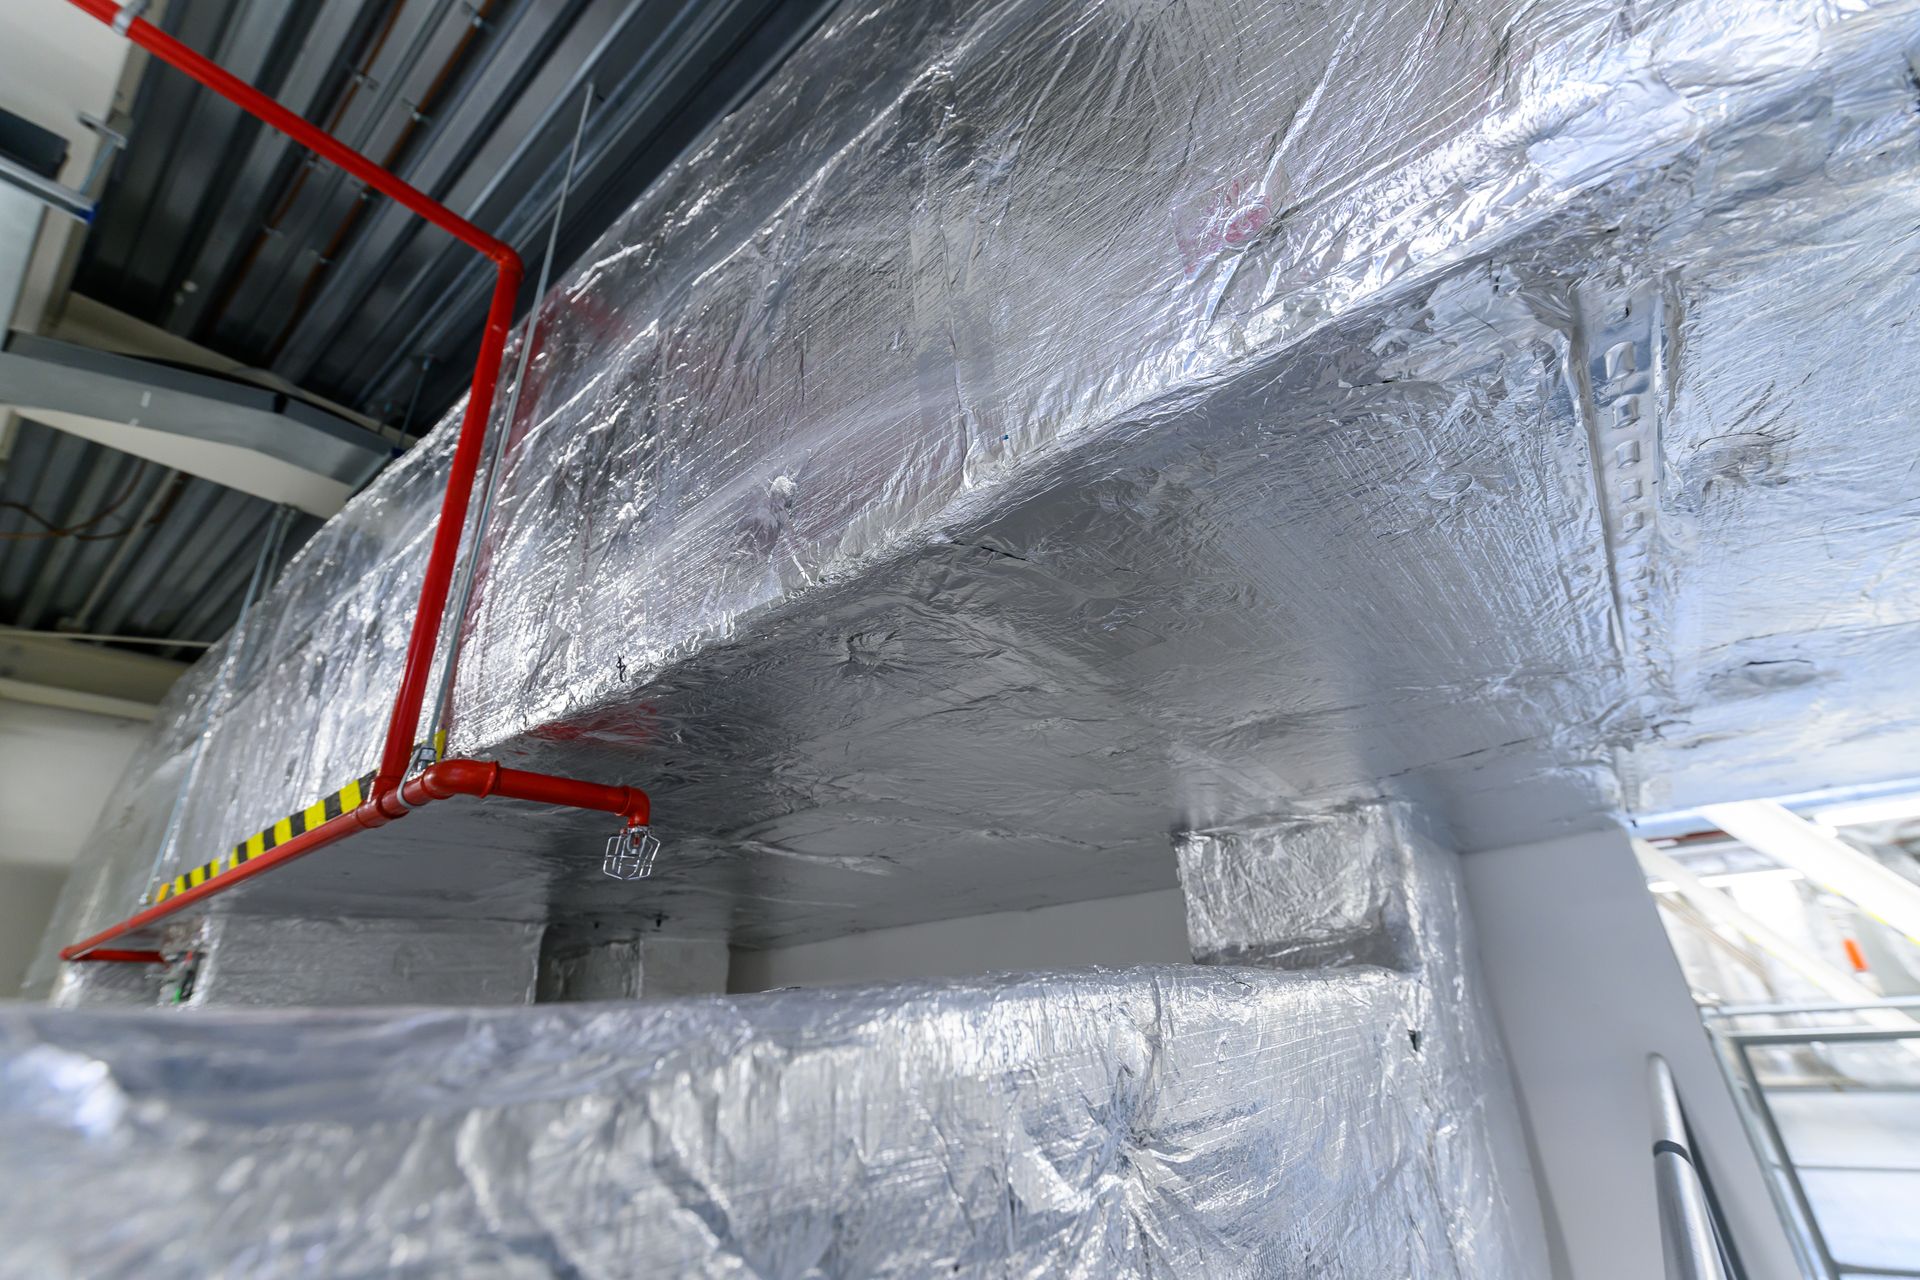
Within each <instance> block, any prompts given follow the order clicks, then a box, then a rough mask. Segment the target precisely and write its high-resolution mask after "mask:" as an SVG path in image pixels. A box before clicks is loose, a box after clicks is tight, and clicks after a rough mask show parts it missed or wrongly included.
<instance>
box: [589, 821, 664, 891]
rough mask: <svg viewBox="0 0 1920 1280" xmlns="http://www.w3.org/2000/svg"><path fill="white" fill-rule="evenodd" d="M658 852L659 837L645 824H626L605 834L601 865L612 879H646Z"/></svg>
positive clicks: (651, 871) (651, 870)
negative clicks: (643, 825) (642, 825)
mask: <svg viewBox="0 0 1920 1280" xmlns="http://www.w3.org/2000/svg"><path fill="white" fill-rule="evenodd" d="M659 856H660V838H659V837H658V836H656V835H654V834H653V831H652V829H651V828H648V827H627V828H625V829H624V830H621V831H617V832H615V833H614V834H613V835H611V836H609V837H608V838H607V853H606V856H605V857H604V858H603V859H601V862H600V869H601V870H602V871H604V872H606V874H608V875H610V876H612V877H613V878H614V879H615V880H645V879H646V878H647V877H648V876H651V875H652V874H653V860H654V859H655V858H657V857H659Z"/></svg>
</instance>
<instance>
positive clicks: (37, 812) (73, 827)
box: [0, 698, 147, 999]
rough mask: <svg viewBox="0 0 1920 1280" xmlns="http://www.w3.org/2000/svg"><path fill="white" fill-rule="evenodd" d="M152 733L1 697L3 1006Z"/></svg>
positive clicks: (136, 724) (134, 723) (135, 724)
mask: <svg viewBox="0 0 1920 1280" xmlns="http://www.w3.org/2000/svg"><path fill="white" fill-rule="evenodd" d="M146 730H147V725H146V724H145V723H144V722H142V721H139V720H121V719H118V718H115V717H111V716H96V715H89V714H88V713H86V712H84V711H67V710H63V709H61V708H59V707H43V706H36V705H34V704H31V703H26V702H14V701H11V700H8V699H4V698H0V999H6V998H9V997H11V996H13V995H14V994H15V992H17V991H18V990H19V988H20V981H21V979H22V978H23V977H24V976H25V974H26V969H27V964H28V962H29V961H30V960H31V958H32V956H33V954H34V951H35V950H36V949H37V948H38V947H39V945H40V939H41V936H42V935H43V934H44V933H45V932H46V928H47V920H48V918H49V917H50V916H51V915H52V914H53V904H54V900H55V898H56V897H58V895H59V892H60V886H61V885H62V884H63V883H64V882H65V881H66V878H67V869H68V868H69V867H70V866H71V865H72V864H73V860H74V857H75V856H76V855H78V854H79V852H80V850H81V848H82V847H83V846H84V845H85V844H86V840H87V835H88V833H89V832H90V831H92V830H93V824H94V821H95V820H96V819H98V818H99V816H100V810H101V809H102V808H103V807H104V805H105V803H106V798H107V793H108V792H109V790H111V789H112V787H113V786H114V785H115V784H116V783H117V782H119V780H120V775H121V774H122V773H124V772H125V771H126V768H127V760H128V758H129V757H130V756H131V755H132V754H133V749H134V747H136V746H137V745H139V742H140V739H141V737H142V736H143V735H144V734H145V733H146Z"/></svg>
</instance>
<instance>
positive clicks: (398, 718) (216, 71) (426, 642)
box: [70, 0, 522, 796]
mask: <svg viewBox="0 0 1920 1280" xmlns="http://www.w3.org/2000/svg"><path fill="white" fill-rule="evenodd" d="M70 3H72V4H74V5H76V6H78V7H79V8H80V9H83V10H85V11H86V12H87V13H89V14H91V15H92V16H93V17H95V18H98V19H99V20H100V21H102V22H104V23H106V24H108V25H109V26H111V27H113V28H114V29H115V30H117V31H122V32H123V33H124V34H125V35H126V37H127V38H128V39H129V40H131V41H133V42H134V43H135V44H137V45H139V46H140V47H141V48H142V49H145V50H146V51H147V52H149V53H151V54H152V55H153V56H154V57H156V58H158V59H160V61H162V62H164V63H166V64H167V65H168V66H171V67H174V68H176V69H178V70H180V71H183V72H185V73H186V74H187V75H189V76H191V77H193V78H194V79H195V80H197V81H199V82H200V83H201V84H203V85H205V86H206V87H207V88H209V89H211V90H213V91H214V92H215V93H217V94H219V95H220V96H221V97H223V98H225V99H226V100H227V101H229V102H231V103H233V104H234V105H235V106H238V107H239V108H240V109H241V110H243V111H245V112H247V113H248V114H249V115H253V116H257V117H258V118H259V119H261V120H264V121H266V122H267V123H268V124H270V125H272V126H273V127H274V128H276V129H278V130H279V131H280V132H282V133H284V134H286V135H287V136H288V137H289V138H292V139H293V140H294V141H295V142H298V143H299V144H300V145H302V146H304V147H306V148H307V149H309V150H311V151H313V152H315V153H317V154H319V155H322V156H325V157H326V158H327V159H328V160H331V161H333V163H335V164H337V165H339V166H340V167H341V168H342V169H345V170H346V171H347V172H348V173H350V174H352V175H353V176H354V177H356V178H358V179H360V181H362V182H364V183H366V184H367V185H368V186H369V187H372V188H373V189H374V190H375V191H378V192H380V193H381V194H382V195H385V196H390V197H392V198H393V199H394V200H397V201H398V202H399V203H400V204H402V205H404V206H406V207H407V208H408V209H411V210H412V211H413V212H415V213H417V214H419V215H420V216H421V217H423V218H425V219H426V220H427V221H428V222H431V223H432V224H433V225H434V226H436V227H439V228H441V229H442V230H444V231H446V232H447V233H448V234H450V235H452V236H453V237H454V238H455V239H457V240H459V241H461V242H462V243H465V244H469V245H471V246H473V247H474V248H475V249H477V250H479V251H480V253H481V254H483V255H484V256H486V257H487V258H489V259H491V260H492V261H493V262H494V263H495V264H496V265H497V266H498V268H499V273H500V274H499V277H498V279H497V280H495V282H494V286H493V303H492V305H491V306H490V307H489V308H488V310H487V328H486V333H485V336H484V337H482V339H481V341H480V356H479V359H478V360H477V361H475V363H474V367H473V388H472V390H471V391H470V392H468V395H467V411H466V415H465V417H463V418H462V419H461V422H460V436H459V440H458V441H457V443H456V444H455V446H454V451H453V464H452V466H451V468H450V469H449V471H448V473H447V492H446V496H445V497H443V498H442V499H441V501H440V522H439V524H438V525H436V526H435V528H434V531H433V547H432V550H431V551H430V552H429V553H428V555H427V572H426V577H425V578H424V579H423V580H422V581H421V583H420V605H419V608H418V609H417V610H416V611H415V613H414V615H413V632H412V634H411V635H410V636H409V637H408V640H407V661H406V666H405V668H404V669H403V670H402V671H401V674H400V690H399V693H398V695H397V696H396V697H395V698H394V702H393V718H392V719H391V720H389V721H388V722H387V740H386V744H385V746H384V748H383V749H382V751H381V753H380V766H379V770H378V772H377V773H376V774H375V775H374V782H373V791H374V794H375V795H376V796H379V795H385V794H386V793H388V792H391V791H394V790H396V789H397V788H398V787H399V786H400V783H401V781H402V779H404V778H405V777H406V774H407V764H408V761H409V759H410V757H411V756H412V753H413V736H414V734H415V733H416V732H418V730H419V727H420V708H421V706H422V704H423V703H424V702H425V701H426V696H427V675H428V672H429V669H430V668H431V667H432V666H433V653H434V648H435V646H436V645H437V644H438V643H439V640H440V615H441V614H442V613H443V612H445V610H446V606H447V593H448V591H449V590H450V589H451V587H452V584H453V569H454V564H455V562H456V561H457V560H458V559H459V556H460V532H461V530H462V529H463V528H464V527H465V525H466V518H467V500H468V499H469V497H471V495H472V493H473V481H474V476H475V475H476V474H477V473H478V471H479V469H480V453H481V446H482V444H483V443H484V442H485V438H486V434H487V420H488V419H489V418H490V417H491V416H492V414H493V389H494V384H495V383H497V382H498V381H499V380H500V361H501V357H502V356H503V355H504V354H505V352H506V349H507V334H508V331H509V330H510V329H511V328H512V326H513V303H514V298H515V296H516V295H517V294H518V293H519V291H520V277H521V275H522V268H521V265H520V255H519V254H517V253H515V252H514V251H513V249H512V248H511V247H510V246H508V245H506V244H504V243H502V242H501V241H499V240H496V239H494V238H493V237H492V236H490V235H488V234H487V233H486V232H484V231H482V230H480V228H478V227H476V226H474V225H473V224H472V223H471V222H468V221H467V220H466V219H465V218H462V217H461V216H460V215H459V214H457V213H455V212H454V211H453V210H451V209H449V208H447V207H446V206H445V205H443V204H441V203H440V202H439V201H437V200H435V199H433V198H432V197H431V196H429V195H427V194H426V193H425V192H423V191H420V190H418V189H417V188H415V187H413V186H411V185H409V184H408V183H407V182H405V181H404V180H402V179H401V178H399V177H397V176H396V175H394V174H392V173H389V172H388V171H387V170H385V169H382V168H381V167H380V166H379V165H377V164H375V163H374V162H373V161H371V160H369V159H367V157H365V156H363V155H361V154H360V153H359V152H358V151H355V150H354V149H353V148H352V147H349V146H347V145H346V144H345V143H343V142H341V141H340V140H339V139H338V138H336V137H334V136H333V135H332V134H330V133H327V132H326V131H325V130H323V129H320V128H318V127H317V126H315V125H313V124H311V123H309V122H308V121H307V120H305V119H304V118H302V117H301V116H300V115H298V114H296V113H295V112H293V111H290V110H288V109H287V108H286V107H284V106H282V105H280V103H278V102H275V101H274V100H273V99H272V98H269V97H268V96H267V95H266V94H264V93H261V92H260V91H259V90H258V89H256V88H254V87H253V86H252V85H250V84H248V83H247V82H246V81H244V80H242V79H240V78H239V77H238V76H235V75H234V74H233V73H232V72H230V71H228V70H226V69H225V68H224V67H221V66H219V65H218V64H217V63H214V62H212V61H210V60H209V59H207V58H205V57H203V56H201V55H200V54H199V53H196V52H195V51H194V50H192V49H190V48H188V47H187V46H186V45H184V44H182V43H180V42H179V41H178V40H175V39H174V38H173V37H172V36H170V35H168V34H167V33H166V32H164V31H162V30H161V29H160V28H158V27H156V26H154V25H153V24H152V23H151V22H148V21H147V20H146V19H144V18H140V17H136V16H133V15H134V14H135V13H136V12H137V11H138V10H139V9H141V8H144V7H145V6H144V5H140V4H118V3H115V0H70Z"/></svg>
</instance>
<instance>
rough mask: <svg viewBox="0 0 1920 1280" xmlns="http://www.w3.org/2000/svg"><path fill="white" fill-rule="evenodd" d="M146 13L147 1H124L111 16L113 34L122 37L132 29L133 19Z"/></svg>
mask: <svg viewBox="0 0 1920 1280" xmlns="http://www.w3.org/2000/svg"><path fill="white" fill-rule="evenodd" d="M146 11H147V0H126V3H124V4H122V5H121V6H120V12H118V13H116V14H114V15H113V33H114V34H115V35H119V36H124V35H125V34H127V32H128V31H130V30H132V29H133V23H134V19H136V18H138V17H139V16H140V15H141V14H143V13H145V12H146Z"/></svg>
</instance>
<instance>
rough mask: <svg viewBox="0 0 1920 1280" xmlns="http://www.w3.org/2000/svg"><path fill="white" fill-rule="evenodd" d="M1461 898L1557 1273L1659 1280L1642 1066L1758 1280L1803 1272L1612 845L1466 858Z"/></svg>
mask: <svg viewBox="0 0 1920 1280" xmlns="http://www.w3.org/2000/svg"><path fill="white" fill-rule="evenodd" d="M1462 862H1463V864H1464V866H1465V870H1466V881H1467V896H1468V901H1469V903H1470V904H1471V907H1472V910H1473V915H1474V923H1475V925H1476V928H1477V930H1478V934H1479V939H1480V953H1481V959H1482V963H1483V965H1484V968H1485V971H1486V975H1487V984H1488V988H1489V990H1490V992H1491V994H1492V997H1493V1002H1494V1009H1495V1013H1496V1015H1497V1016H1498V1018H1499V1021H1500V1027H1501V1033H1502V1035H1503V1037H1504V1038H1505V1040H1506V1045H1507V1051H1508V1056H1509V1058H1510V1060H1511V1062H1512V1064H1513V1071H1514V1077H1515V1086H1516V1088H1517V1090H1518V1093H1519V1096H1520V1105H1521V1111H1522V1114H1523V1116H1524V1117H1525V1120H1526V1123H1527V1128H1528V1136H1529V1139H1530V1142H1531V1145H1532V1147H1533V1151H1534V1168H1535V1169H1536V1170H1537V1171H1538V1174H1539V1177H1540V1182H1541V1188H1540V1190H1541V1197H1542V1202H1543V1203H1542V1207H1543V1208H1544V1209H1545V1211H1546V1216H1547V1225H1548V1232H1549V1235H1550V1236H1551V1237H1553V1238H1554V1239H1553V1245H1554V1253H1555V1259H1554V1261H1555V1271H1556V1274H1557V1275H1559V1276H1560V1277H1562V1278H1563V1280H1564V1278H1566V1277H1571V1278H1572V1280H1621V1278H1622V1277H1629V1276H1632V1277H1648V1278H1649V1280H1654V1278H1657V1277H1659V1276H1661V1275H1663V1274H1664V1269H1663V1268H1664V1264H1663V1262H1662V1259H1661V1251H1660V1234H1659V1220H1658V1217H1657V1211H1656V1208H1655V1204H1654V1194H1653V1156H1652V1150H1651V1148H1652V1144H1653V1139H1652V1136H1651V1131H1650V1127H1651V1121H1650V1118H1649V1110H1648V1103H1647V1071H1646V1059H1647V1055H1648V1054H1649V1053H1659V1054H1661V1055H1663V1056H1664V1057H1665V1058H1666V1060H1667V1062H1668V1064H1669V1065H1670V1066H1671V1067H1672V1068H1673V1073H1674V1078H1675V1080H1676V1082H1677V1083H1678V1086H1679V1089H1680V1094H1681V1101H1682V1103H1683V1104H1684V1105H1685V1106H1686V1108H1687V1112H1688V1119H1689V1121H1690V1122H1691V1123H1692V1125H1693V1128H1694V1133H1695V1136H1696V1138H1697V1139H1698V1142H1699V1146H1700V1148H1701V1150H1702V1151H1703V1152H1704V1154H1705V1156H1706V1160H1707V1165H1708V1168H1709V1170H1710V1172H1711V1174H1712V1176H1713V1179H1714V1184H1715V1188H1716V1190H1717V1191H1718V1192H1719V1194H1720V1198H1721V1202H1722V1204H1723V1205H1724V1206H1725V1208H1726V1211H1727V1214H1728V1217H1729V1218H1730V1219H1731V1222H1732V1230H1733V1234H1734V1239H1735V1243H1736V1245H1737V1247H1738V1248H1739V1250H1740V1253H1741V1256H1742V1259H1743V1261H1744V1262H1745V1263H1746V1266H1747V1269H1748V1272H1749V1274H1750V1275H1751V1276H1752V1277H1753V1280H1794V1278H1795V1277H1797V1276H1798V1275H1799V1272H1798V1270H1797V1268H1796V1266H1795V1264H1794V1260H1793V1255H1792V1253H1791V1251H1790V1248H1789V1246H1788V1244H1787V1238H1786V1234H1785V1231H1784V1229H1783V1228H1782V1226H1781V1224H1780V1221H1779V1218H1778V1217H1777V1216H1776V1214H1775V1210H1774V1207H1773V1202H1772V1200H1771V1198H1770V1197H1769V1195H1768V1193H1767V1188H1766V1184H1765V1182H1764V1181H1763V1180H1762V1178H1763V1175H1762V1173H1761V1170H1760V1165H1759V1162H1758V1160H1757V1159H1756V1157H1755V1156H1754V1154H1753V1150H1752V1147H1751V1146H1750V1145H1749V1143H1748V1141H1747V1137H1746V1133H1745V1131H1744V1130H1743V1128H1742V1127H1741V1124H1740V1119H1739V1116H1738V1114H1737V1113H1736V1112H1735V1110H1734V1103H1733V1099H1732V1097H1731V1095H1730V1094H1729V1092H1728V1090H1727V1087H1726V1084H1725V1082H1724V1079H1723V1077H1722V1076H1721V1074H1720V1071H1719V1068H1718V1067H1717V1066H1716V1065H1715V1063H1714V1059H1713V1056H1712V1054H1713V1050H1712V1047H1711V1045H1710V1044H1709V1042H1708V1040H1707V1035H1706V1032H1705V1030H1704V1029H1703V1027H1702V1025H1701V1022H1700V1017H1699V1013H1698V1012H1697V1010H1696V1009H1695V1008H1694V1005H1693V1001H1692V999H1691V997H1690V996H1689V995H1688V992H1687V985H1686V980H1685V978H1683V977H1682V976H1681V973H1680V966H1679V963H1678V962H1677V961H1676V960H1675V959H1674V956H1673V950H1672V947H1671V946H1670V945H1669V944H1668V942H1667V936H1666V932H1665V931H1664V930H1663V929H1662V928H1661V925H1660V919H1659V914H1658V908H1657V907H1656V906H1655V905H1654V901H1653V895H1652V894H1650V893H1648V892H1647V888H1646V881H1645V878H1644V877H1643V876H1642V875H1641V873H1640V868H1639V866H1638V865H1637V864H1636V862H1635V861H1634V857H1633V850H1632V847H1631V846H1630V845H1629V843H1628V841H1627V837H1626V835H1625V834H1624V833H1622V832H1620V831H1610V832H1604V833H1600V834H1595V835H1586V836H1574V837H1569V838H1567V839H1563V840H1553V841H1548V842H1545V843H1542V844H1533V845H1524V846H1518V847H1515V848H1510V849H1498V850H1492V851H1489V852H1484V853H1474V854H1469V855H1467V856H1466V857H1465V858H1463V859H1462Z"/></svg>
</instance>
